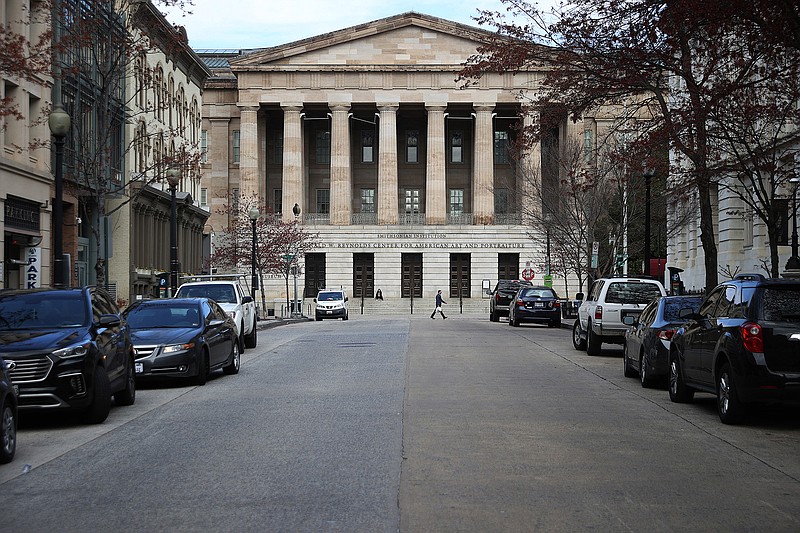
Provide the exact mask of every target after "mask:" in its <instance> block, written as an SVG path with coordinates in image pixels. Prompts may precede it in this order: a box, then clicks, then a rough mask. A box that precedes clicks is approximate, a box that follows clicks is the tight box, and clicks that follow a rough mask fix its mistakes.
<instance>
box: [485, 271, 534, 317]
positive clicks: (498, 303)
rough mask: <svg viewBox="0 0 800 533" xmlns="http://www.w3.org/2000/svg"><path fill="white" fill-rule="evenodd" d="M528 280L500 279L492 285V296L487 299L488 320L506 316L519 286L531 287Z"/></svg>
mask: <svg viewBox="0 0 800 533" xmlns="http://www.w3.org/2000/svg"><path fill="white" fill-rule="evenodd" d="M532 286H533V284H532V283H531V282H530V281H524V280H523V281H521V280H518V279H501V280H499V281H498V282H497V284H496V285H495V286H494V290H493V291H492V297H491V299H490V300H489V320H490V321H491V322H499V321H500V317H501V316H508V309H509V305H510V304H511V301H512V300H513V299H514V297H515V296H516V295H517V291H518V290H519V289H520V287H532Z"/></svg>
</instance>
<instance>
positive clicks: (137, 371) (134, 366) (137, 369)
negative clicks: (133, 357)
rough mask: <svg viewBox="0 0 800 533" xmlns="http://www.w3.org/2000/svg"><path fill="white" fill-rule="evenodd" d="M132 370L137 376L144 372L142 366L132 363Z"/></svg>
mask: <svg viewBox="0 0 800 533" xmlns="http://www.w3.org/2000/svg"><path fill="white" fill-rule="evenodd" d="M133 370H134V371H135V372H136V373H137V374H141V373H142V372H144V365H143V364H142V363H134V364H133Z"/></svg>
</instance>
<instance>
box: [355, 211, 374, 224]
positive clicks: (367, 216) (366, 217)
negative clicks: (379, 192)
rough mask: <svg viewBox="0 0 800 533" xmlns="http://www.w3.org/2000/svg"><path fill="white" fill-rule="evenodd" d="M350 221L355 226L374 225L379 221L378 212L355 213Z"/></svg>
mask: <svg viewBox="0 0 800 533" xmlns="http://www.w3.org/2000/svg"><path fill="white" fill-rule="evenodd" d="M350 223H351V224H352V225H354V226H374V225H376V224H377V223H378V213H353V214H352V215H351V216H350Z"/></svg>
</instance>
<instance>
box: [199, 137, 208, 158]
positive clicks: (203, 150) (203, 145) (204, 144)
mask: <svg viewBox="0 0 800 533" xmlns="http://www.w3.org/2000/svg"><path fill="white" fill-rule="evenodd" d="M200 162H201V163H203V164H205V163H208V130H202V131H201V132H200Z"/></svg>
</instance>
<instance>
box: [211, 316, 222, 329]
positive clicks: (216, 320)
mask: <svg viewBox="0 0 800 533" xmlns="http://www.w3.org/2000/svg"><path fill="white" fill-rule="evenodd" d="M224 323H225V321H224V320H222V319H221V318H212V319H211V320H209V321H208V327H210V328H216V327H217V326H221V325H222V324H224Z"/></svg>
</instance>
